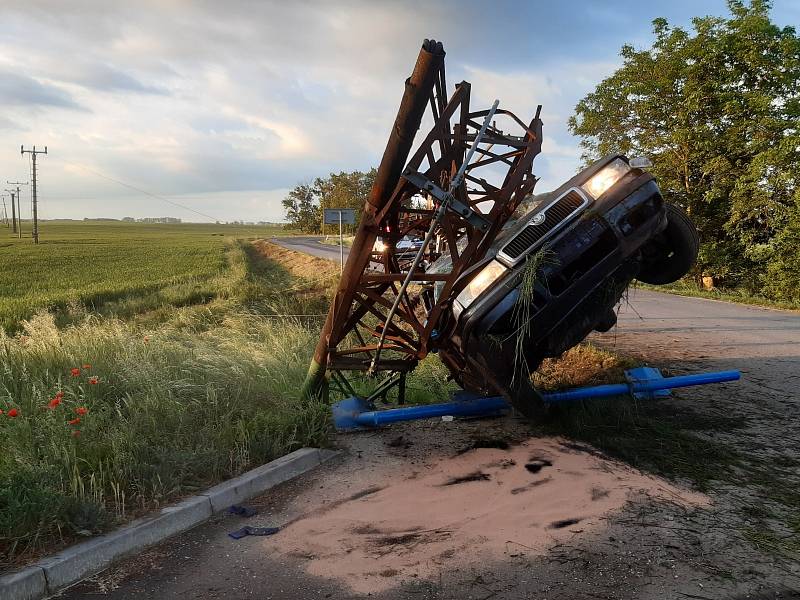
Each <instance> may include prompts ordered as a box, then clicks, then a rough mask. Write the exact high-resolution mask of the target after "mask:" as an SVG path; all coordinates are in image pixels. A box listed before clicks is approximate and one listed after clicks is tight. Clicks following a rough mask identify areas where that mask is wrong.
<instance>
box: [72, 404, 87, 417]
mask: <svg viewBox="0 0 800 600" xmlns="http://www.w3.org/2000/svg"><path fill="white" fill-rule="evenodd" d="M75 412H76V413H77V414H79V415H85V414H86V413H88V412H89V409H88V408H86V407H85V406H79V407H78V408H76V409H75Z"/></svg>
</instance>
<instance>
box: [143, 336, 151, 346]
mask: <svg viewBox="0 0 800 600" xmlns="http://www.w3.org/2000/svg"><path fill="white" fill-rule="evenodd" d="M149 341H150V336H149V335H146V336H144V343H145V344H146V343H147V342H149Z"/></svg>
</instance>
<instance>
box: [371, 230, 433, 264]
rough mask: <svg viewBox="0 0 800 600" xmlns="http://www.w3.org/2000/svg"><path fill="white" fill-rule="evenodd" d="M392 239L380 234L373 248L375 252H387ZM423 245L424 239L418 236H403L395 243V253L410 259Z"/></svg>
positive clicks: (399, 256)
mask: <svg viewBox="0 0 800 600" xmlns="http://www.w3.org/2000/svg"><path fill="white" fill-rule="evenodd" d="M390 244H391V241H390V240H389V238H388V237H384V236H379V237H378V238H377V239H376V240H375V245H374V246H373V248H372V251H373V252H377V253H379V254H383V253H385V252H386V251H387V250H388V249H389V245H390ZM421 247H422V240H421V239H420V238H417V237H409V236H407V235H406V236H403V237H402V238H400V239H399V240H398V241H397V243H396V244H395V245H394V254H395V256H397V257H398V258H403V259H409V258H414V256H415V255H416V253H417V251H418V250H419V249H420V248H421Z"/></svg>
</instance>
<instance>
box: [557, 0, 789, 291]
mask: <svg viewBox="0 0 800 600" xmlns="http://www.w3.org/2000/svg"><path fill="white" fill-rule="evenodd" d="M728 7H729V9H730V12H731V14H730V16H729V17H728V18H720V17H702V18H695V19H694V20H693V32H692V33H689V32H687V31H685V30H683V29H681V28H678V27H670V25H669V24H668V23H667V21H666V20H665V19H656V20H655V21H653V32H654V34H655V42H654V43H653V46H652V47H651V48H650V49H647V50H641V51H638V50H635V49H634V48H632V47H631V46H624V47H623V48H622V51H621V55H622V58H623V66H622V67H621V68H620V69H619V70H617V71H616V72H615V73H614V74H613V75H611V76H610V77H609V78H608V79H605V80H604V81H602V82H601V83H600V84H599V85H598V86H597V88H596V89H595V91H594V92H592V93H590V94H589V95H587V96H586V97H585V98H583V99H582V100H581V101H580V102H579V103H578V105H577V106H576V108H575V115H574V116H573V117H571V118H570V120H569V126H570V129H571V130H572V132H573V133H575V134H577V135H579V136H581V138H582V141H581V145H582V146H583V148H584V150H585V153H584V158H585V159H593V158H597V157H599V156H601V155H604V154H607V153H611V152H623V153H625V154H628V155H631V156H636V155H641V156H647V157H649V158H650V159H651V160H652V161H653V163H654V167H653V172H654V174H655V175H656V177H657V178H658V182H659V185H660V186H661V189H662V192H663V193H664V196H665V198H666V199H667V200H668V201H670V202H674V203H676V204H678V205H680V206H682V207H684V208H685V209H686V210H687V211H688V212H689V214H690V215H691V217H692V219H693V220H694V222H695V223H696V224H697V226H698V229H699V231H700V235H701V240H702V247H701V254H700V258H699V260H698V266H697V272H698V274H699V273H701V272H702V273H704V274H710V275H713V276H714V277H716V278H717V279H718V280H720V281H721V282H722V283H724V284H726V285H738V286H745V287H747V288H749V289H750V290H751V291H755V290H758V289H763V290H768V289H772V288H771V287H770V285H769V281H767V280H766V279H765V277H764V273H772V274H773V275H774V271H775V267H773V268H770V265H772V264H773V263H775V261H776V260H778V255H777V251H778V246H777V240H778V239H779V238H780V235H781V232H782V231H783V230H784V228H785V227H786V226H787V225H788V223H789V221H790V220H791V218H792V215H793V213H794V211H796V210H797V208H796V204H795V203H796V199H797V198H798V194H799V193H800V191H799V190H798V180H797V179H798V174H800V133H799V132H798V124H799V123H800V83H799V82H800V38H798V36H797V35H796V33H795V30H794V28H792V27H784V28H779V27H778V26H776V25H775V24H774V23H772V22H771V20H770V18H769V8H770V4H769V2H768V1H766V0H752V1H751V3H750V4H749V6H745V5H744V3H743V2H741V1H740V0H729V2H728ZM780 239H782V238H780ZM771 276H772V275H771ZM773 293H774V290H773Z"/></svg>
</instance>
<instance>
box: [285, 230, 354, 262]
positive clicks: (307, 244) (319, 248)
mask: <svg viewBox="0 0 800 600" xmlns="http://www.w3.org/2000/svg"><path fill="white" fill-rule="evenodd" d="M321 239H322V238H321V237H320V236H318V235H310V236H291V237H288V236H287V237H275V238H272V239H271V240H270V241H271V242H273V243H275V244H278V245H279V246H283V247H284V248H289V249H290V250H296V251H297V252H305V253H306V254H311V255H312V256H319V257H320V258H327V259H328V260H333V261H336V262H339V246H338V245H336V246H331V245H329V244H321V243H320V240H321ZM348 254H350V248H348V247H347V246H345V247H344V259H345V260H347V255H348Z"/></svg>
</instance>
